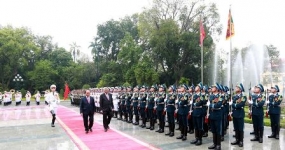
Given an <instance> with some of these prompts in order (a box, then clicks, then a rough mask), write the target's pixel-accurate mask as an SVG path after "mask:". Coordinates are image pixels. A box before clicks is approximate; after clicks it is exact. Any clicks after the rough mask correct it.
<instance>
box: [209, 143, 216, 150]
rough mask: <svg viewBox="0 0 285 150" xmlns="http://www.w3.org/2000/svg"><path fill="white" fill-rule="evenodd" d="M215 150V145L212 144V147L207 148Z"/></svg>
mask: <svg viewBox="0 0 285 150" xmlns="http://www.w3.org/2000/svg"><path fill="white" fill-rule="evenodd" d="M215 148H216V145H215V144H213V145H211V146H209V147H208V149H215Z"/></svg>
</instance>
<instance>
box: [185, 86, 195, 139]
mask: <svg viewBox="0 0 285 150" xmlns="http://www.w3.org/2000/svg"><path fill="white" fill-rule="evenodd" d="M194 92H195V86H194V84H192V85H191V86H190V87H189V90H188V95H189V99H190V100H191V101H190V102H192V98H193V96H194ZM190 105H192V104H190ZM187 119H188V133H189V134H193V133H194V124H193V123H194V121H193V118H192V117H188V118H187Z"/></svg>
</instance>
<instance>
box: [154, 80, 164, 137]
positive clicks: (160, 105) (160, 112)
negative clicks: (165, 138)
mask: <svg viewBox="0 0 285 150" xmlns="http://www.w3.org/2000/svg"><path fill="white" fill-rule="evenodd" d="M159 88H163V90H164V91H165V87H164V86H163V85H161V86H160V87H159ZM164 91H163V92H159V93H158V98H157V100H156V106H157V107H156V114H157V119H158V121H159V130H157V131H156V132H158V133H163V132H164V126H165V114H164V107H165V103H164V99H165V92H164Z"/></svg>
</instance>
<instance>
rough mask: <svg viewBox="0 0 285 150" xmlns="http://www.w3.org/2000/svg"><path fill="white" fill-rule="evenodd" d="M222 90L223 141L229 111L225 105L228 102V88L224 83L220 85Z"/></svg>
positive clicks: (222, 139)
mask: <svg viewBox="0 0 285 150" xmlns="http://www.w3.org/2000/svg"><path fill="white" fill-rule="evenodd" d="M219 86H220V88H221V90H220V92H221V94H220V99H221V100H222V107H221V110H222V135H221V141H224V135H225V127H226V119H227V116H228V114H227V113H226V112H227V110H226V109H227V108H226V106H225V104H226V94H225V93H226V92H225V91H226V89H225V87H224V86H223V85H219Z"/></svg>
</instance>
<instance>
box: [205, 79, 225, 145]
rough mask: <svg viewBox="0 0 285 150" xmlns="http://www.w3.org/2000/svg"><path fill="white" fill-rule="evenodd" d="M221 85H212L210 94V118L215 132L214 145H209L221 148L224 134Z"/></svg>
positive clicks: (212, 129)
mask: <svg viewBox="0 0 285 150" xmlns="http://www.w3.org/2000/svg"><path fill="white" fill-rule="evenodd" d="M220 90H221V87H220V86H219V84H218V83H216V84H215V85H212V87H211V91H212V94H211V95H210V97H209V98H210V105H209V109H210V115H209V118H210V120H211V131H212V133H213V145H212V146H209V147H208V149H215V150H220V149H221V136H222V110H221V107H222V99H221V98H220V93H219V91H220Z"/></svg>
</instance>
